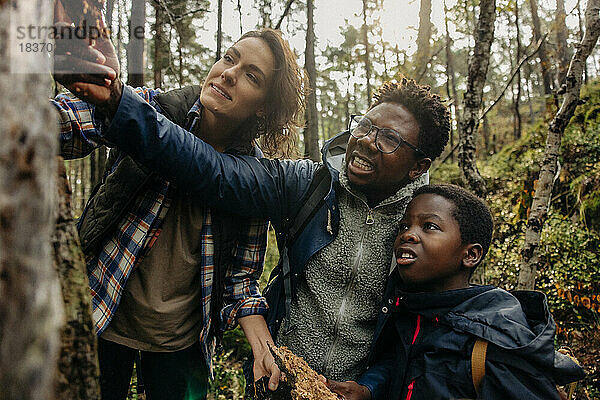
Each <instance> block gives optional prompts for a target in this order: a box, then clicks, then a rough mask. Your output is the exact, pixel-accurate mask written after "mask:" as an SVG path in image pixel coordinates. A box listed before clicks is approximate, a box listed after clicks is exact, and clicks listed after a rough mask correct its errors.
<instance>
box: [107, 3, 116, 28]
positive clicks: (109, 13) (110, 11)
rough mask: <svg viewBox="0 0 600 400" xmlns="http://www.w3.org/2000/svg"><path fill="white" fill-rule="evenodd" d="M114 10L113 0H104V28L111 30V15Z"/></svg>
mask: <svg viewBox="0 0 600 400" xmlns="http://www.w3.org/2000/svg"><path fill="white" fill-rule="evenodd" d="M114 8H115V0H106V26H107V27H108V28H109V29H112V14H113V10H114Z"/></svg>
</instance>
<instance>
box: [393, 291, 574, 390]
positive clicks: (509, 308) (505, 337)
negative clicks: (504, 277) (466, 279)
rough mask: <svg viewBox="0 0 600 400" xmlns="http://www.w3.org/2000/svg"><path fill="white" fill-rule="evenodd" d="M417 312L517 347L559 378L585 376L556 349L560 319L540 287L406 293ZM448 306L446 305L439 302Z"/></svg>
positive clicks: (506, 347)
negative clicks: (512, 289) (515, 289)
mask: <svg viewBox="0 0 600 400" xmlns="http://www.w3.org/2000/svg"><path fill="white" fill-rule="evenodd" d="M403 296H404V298H405V304H406V307H407V308H408V309H409V310H410V311H412V312H415V313H418V314H421V315H423V316H425V317H430V318H432V319H434V318H436V317H437V318H438V320H439V322H440V323H443V324H446V325H449V326H451V327H452V328H453V329H456V330H459V331H463V332H466V333H469V334H472V335H474V336H477V337H480V338H482V339H484V340H486V341H488V342H489V343H492V344H494V345H495V346H498V347H500V348H501V349H503V350H506V351H507V352H512V351H518V354H519V356H520V357H525V358H527V359H528V360H530V361H531V362H533V363H535V364H536V365H537V366H538V367H539V368H543V369H544V370H545V371H546V372H548V373H549V374H551V375H552V376H553V377H554V379H555V381H556V382H558V383H560V382H562V381H564V380H565V379H566V381H567V382H571V381H573V380H577V379H581V378H583V376H584V373H583V370H582V369H581V368H580V367H579V366H578V365H577V364H576V363H575V362H573V361H572V360H571V359H570V358H569V357H567V356H565V355H563V354H561V353H558V352H556V351H555V350H554V333H555V323H554V319H553V318H552V315H551V314H550V310H549V309H548V302H547V299H546V296H545V295H544V294H543V293H541V292H536V291H515V292H512V293H509V292H507V291H505V290H503V289H500V288H496V287H493V286H473V287H470V288H465V289H458V290H451V291H447V292H442V293H404V294H403ZM440 305H443V306H440Z"/></svg>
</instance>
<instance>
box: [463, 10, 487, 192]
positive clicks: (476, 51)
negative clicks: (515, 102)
mask: <svg viewBox="0 0 600 400" xmlns="http://www.w3.org/2000/svg"><path fill="white" fill-rule="evenodd" d="M495 19H496V1H495V0H481V2H480V4H479V19H478V20H477V24H476V27H475V34H474V37H475V44H474V48H473V55H472V57H471V58H470V59H469V75H468V78H467V91H466V92H465V102H464V107H463V114H462V118H460V123H459V152H458V165H459V166H460V168H461V171H462V174H463V179H464V181H465V183H466V186H467V187H469V188H470V189H471V190H472V191H473V192H474V193H475V194H477V195H478V196H479V197H484V196H485V193H486V187H485V182H484V181H483V179H482V178H481V175H479V171H478V170H477V165H476V163H475V150H476V139H475V137H476V134H477V128H478V127H479V109H480V107H481V101H482V97H483V86H484V84H485V78H486V75H487V70H488V65H489V61H490V48H491V46H492V41H493V40H494V21H495Z"/></svg>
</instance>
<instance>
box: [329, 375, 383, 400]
mask: <svg viewBox="0 0 600 400" xmlns="http://www.w3.org/2000/svg"><path fill="white" fill-rule="evenodd" d="M319 378H320V379H321V380H322V381H323V382H324V383H325V385H327V387H328V388H329V390H331V391H332V392H334V393H337V394H338V395H340V396H341V397H342V399H344V400H371V392H370V391H369V389H367V388H366V386H363V385H359V384H358V383H356V382H354V381H346V382H338V381H332V380H331V379H326V378H325V377H324V376H322V375H321V376H320V377H319Z"/></svg>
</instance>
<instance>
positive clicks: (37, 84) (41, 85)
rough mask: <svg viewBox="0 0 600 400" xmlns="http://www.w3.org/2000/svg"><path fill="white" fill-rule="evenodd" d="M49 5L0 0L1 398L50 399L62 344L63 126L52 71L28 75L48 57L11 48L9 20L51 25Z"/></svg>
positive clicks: (28, 0)
mask: <svg viewBox="0 0 600 400" xmlns="http://www.w3.org/2000/svg"><path fill="white" fill-rule="evenodd" d="M52 9H53V7H52V1H51V0H10V1H8V0H3V1H0V90H1V92H2V93H3V96H2V99H1V100H0V397H1V398H2V399H6V400H28V399H48V398H51V397H52V396H51V394H52V392H53V390H52V385H53V383H54V382H53V380H54V374H55V372H56V361H57V355H58V350H59V329H60V326H61V323H62V304H61V297H60V286H59V283H58V279H57V275H56V271H55V269H54V267H53V264H52V258H51V246H50V238H51V235H52V231H53V228H54V221H55V217H56V165H57V164H56V152H57V141H56V137H57V134H58V132H57V130H58V129H57V124H56V122H55V120H54V114H53V111H52V110H51V109H50V105H49V104H48V101H47V97H48V94H49V93H48V91H49V90H48V88H50V75H49V74H47V73H45V74H44V73H35V74H34V73H31V74H29V73H26V72H28V71H39V68H40V67H43V68H44V69H47V70H49V69H50V68H49V67H50V66H49V59H48V57H45V56H44V54H43V53H42V52H37V53H34V52H29V53H27V52H20V51H17V49H18V48H17V46H14V47H13V48H12V51H10V50H9V48H10V46H11V43H10V42H9V40H10V39H9V38H10V36H11V34H12V35H13V36H14V34H15V33H16V32H10V29H11V22H12V24H13V25H12V27H15V26H28V25H29V24H31V23H32V21H35V23H37V24H40V25H41V26H50V25H51V24H52V18H51V10H52ZM9 13H10V15H9ZM9 18H10V19H9ZM13 39H14V38H13ZM13 43H14V42H13ZM11 64H12V66H13V67H15V69H18V71H16V70H11Z"/></svg>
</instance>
